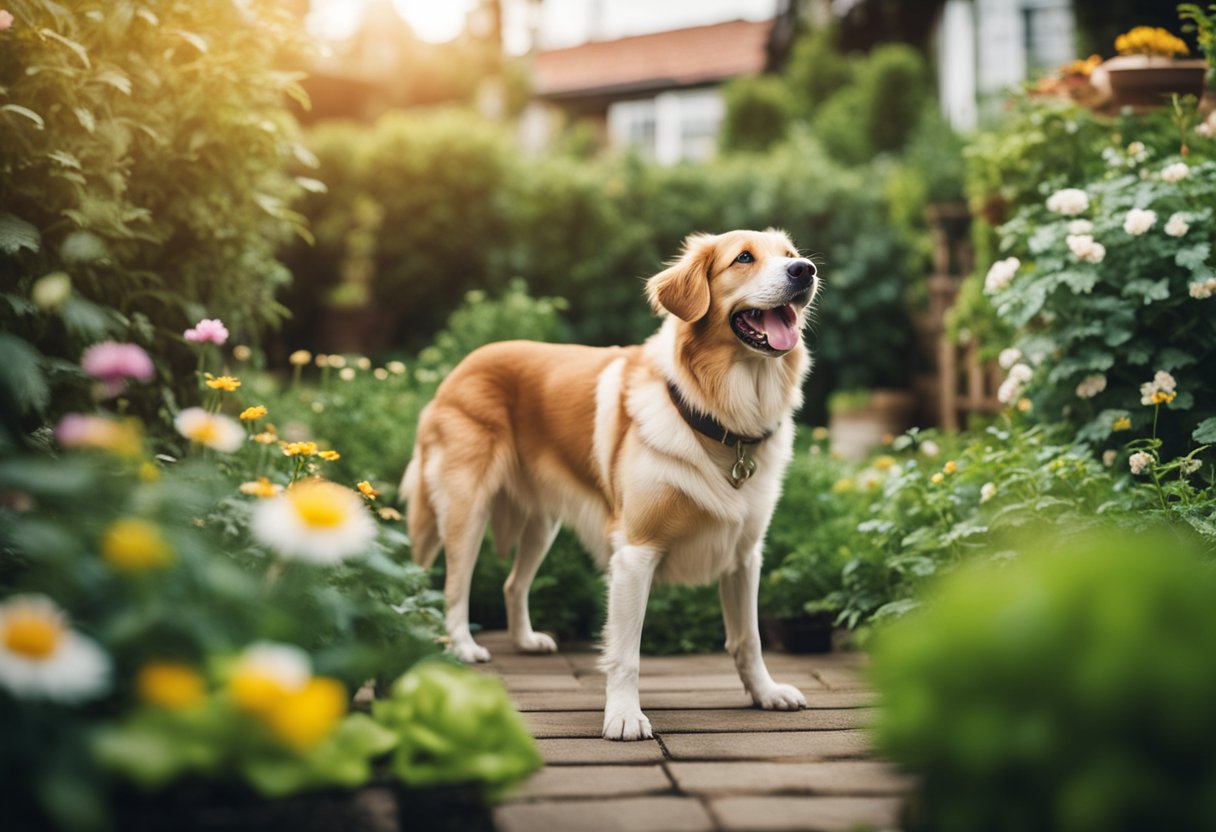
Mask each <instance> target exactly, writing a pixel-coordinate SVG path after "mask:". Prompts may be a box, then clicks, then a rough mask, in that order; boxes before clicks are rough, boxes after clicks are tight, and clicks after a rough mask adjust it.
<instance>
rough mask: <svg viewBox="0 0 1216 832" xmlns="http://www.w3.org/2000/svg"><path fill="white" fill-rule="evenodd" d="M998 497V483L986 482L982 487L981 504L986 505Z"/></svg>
mask: <svg viewBox="0 0 1216 832" xmlns="http://www.w3.org/2000/svg"><path fill="white" fill-rule="evenodd" d="M995 496H996V483H991V482H986V483H984V484H983V485H982V486H980V502H981V503H986V502H988V501H989V500H991V499H992V498H993V497H995Z"/></svg>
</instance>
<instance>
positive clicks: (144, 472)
mask: <svg viewBox="0 0 1216 832" xmlns="http://www.w3.org/2000/svg"><path fill="white" fill-rule="evenodd" d="M139 478H140V480H142V481H143V482H156V481H157V480H159V479H160V469H159V468H157V467H156V465H155V463H152V462H148V461H147V460H145V461H144V462H141V463H140V465H139Z"/></svg>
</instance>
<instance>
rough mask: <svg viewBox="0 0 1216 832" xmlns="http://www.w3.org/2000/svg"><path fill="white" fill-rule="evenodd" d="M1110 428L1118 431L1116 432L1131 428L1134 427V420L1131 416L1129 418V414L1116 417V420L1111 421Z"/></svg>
mask: <svg viewBox="0 0 1216 832" xmlns="http://www.w3.org/2000/svg"><path fill="white" fill-rule="evenodd" d="M1110 429H1111V430H1112V431H1116V432H1117V431H1121V430H1131V429H1132V420H1131V419H1130V418H1128V417H1127V416H1120V417H1119V418H1118V419H1116V420H1115V421H1114V422H1112V423H1111V426H1110Z"/></svg>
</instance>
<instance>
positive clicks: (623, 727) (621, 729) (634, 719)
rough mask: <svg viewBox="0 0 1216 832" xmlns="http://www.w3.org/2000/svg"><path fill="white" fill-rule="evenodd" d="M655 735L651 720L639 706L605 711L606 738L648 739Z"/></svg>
mask: <svg viewBox="0 0 1216 832" xmlns="http://www.w3.org/2000/svg"><path fill="white" fill-rule="evenodd" d="M653 736H654V732H653V731H652V730H650V720H649V719H647V718H646V714H644V713H642V709H641V708H638V707H632V708H620V709H618V710H609V711H605V712H604V739H606V740H648V739H650V738H651V737H653Z"/></svg>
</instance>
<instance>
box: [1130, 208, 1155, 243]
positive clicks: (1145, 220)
mask: <svg viewBox="0 0 1216 832" xmlns="http://www.w3.org/2000/svg"><path fill="white" fill-rule="evenodd" d="M1156 224H1157V212H1156V211H1148V210H1145V209H1142V208H1133V209H1132V210H1130V211H1128V212H1127V217H1126V218H1125V219H1124V220H1123V230H1124V231H1126V232H1127V233H1128V234H1131V235H1132V236H1133V237H1139V236H1140V235H1141V234H1144V233H1145V232H1147V231H1148V230H1149V229H1150V228H1152V227H1153V226H1154V225H1156Z"/></svg>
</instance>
